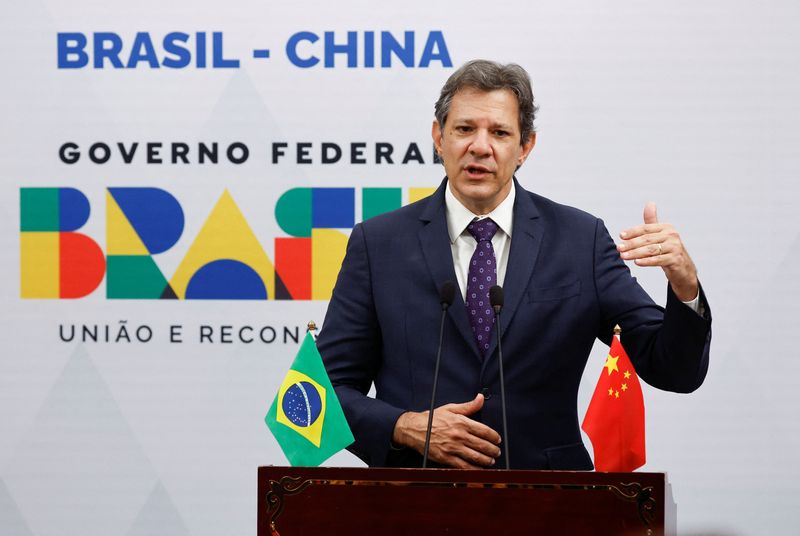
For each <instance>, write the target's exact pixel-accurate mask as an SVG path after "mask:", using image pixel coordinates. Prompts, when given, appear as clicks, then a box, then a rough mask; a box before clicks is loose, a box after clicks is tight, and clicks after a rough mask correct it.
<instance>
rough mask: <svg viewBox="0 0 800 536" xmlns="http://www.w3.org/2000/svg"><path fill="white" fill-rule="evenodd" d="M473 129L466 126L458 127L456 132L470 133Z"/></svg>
mask: <svg viewBox="0 0 800 536" xmlns="http://www.w3.org/2000/svg"><path fill="white" fill-rule="evenodd" d="M471 130H472V129H471V128H470V127H468V126H466V125H458V126H457V127H456V132H470V131H471Z"/></svg>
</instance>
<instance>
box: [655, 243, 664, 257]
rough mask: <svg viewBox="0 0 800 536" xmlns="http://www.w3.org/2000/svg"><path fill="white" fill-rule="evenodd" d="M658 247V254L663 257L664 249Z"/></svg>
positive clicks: (659, 245)
mask: <svg viewBox="0 0 800 536" xmlns="http://www.w3.org/2000/svg"><path fill="white" fill-rule="evenodd" d="M656 245H657V246H658V254H659V255H661V254H662V253H664V248H663V247H661V244H656Z"/></svg>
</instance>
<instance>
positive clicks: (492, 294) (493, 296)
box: [489, 285, 504, 313]
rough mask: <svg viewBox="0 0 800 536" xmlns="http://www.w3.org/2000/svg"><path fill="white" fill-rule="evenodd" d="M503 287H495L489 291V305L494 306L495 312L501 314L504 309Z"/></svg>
mask: <svg viewBox="0 0 800 536" xmlns="http://www.w3.org/2000/svg"><path fill="white" fill-rule="evenodd" d="M503 299H504V298H503V287H501V286H498V285H494V286H493V287H492V288H490V289H489V303H490V304H492V307H493V308H494V312H496V313H499V312H500V309H502V308H503Z"/></svg>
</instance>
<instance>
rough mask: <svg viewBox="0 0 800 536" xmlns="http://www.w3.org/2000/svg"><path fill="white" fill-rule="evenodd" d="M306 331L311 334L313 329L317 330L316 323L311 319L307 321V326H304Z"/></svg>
mask: <svg viewBox="0 0 800 536" xmlns="http://www.w3.org/2000/svg"><path fill="white" fill-rule="evenodd" d="M306 331H310V332H311V334H312V335H313V334H314V332H315V331H317V323H316V322H314V321H313V320H309V321H308V326H307V327H306Z"/></svg>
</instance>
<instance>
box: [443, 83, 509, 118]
mask: <svg viewBox="0 0 800 536" xmlns="http://www.w3.org/2000/svg"><path fill="white" fill-rule="evenodd" d="M518 113H519V103H518V102H517V97H516V95H515V94H514V92H513V91H511V90H509V89H495V90H491V91H483V90H480V89H477V88H472V87H466V88H463V89H460V90H458V92H456V94H455V95H453V100H452V101H451V104H450V111H449V114H448V115H449V117H448V119H451V118H452V119H458V120H463V121H474V120H479V119H481V120H483V119H486V118H487V117H488V118H489V119H490V120H491V121H492V122H493V123H496V124H498V125H507V126H510V127H513V126H516V124H517V121H518Z"/></svg>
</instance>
